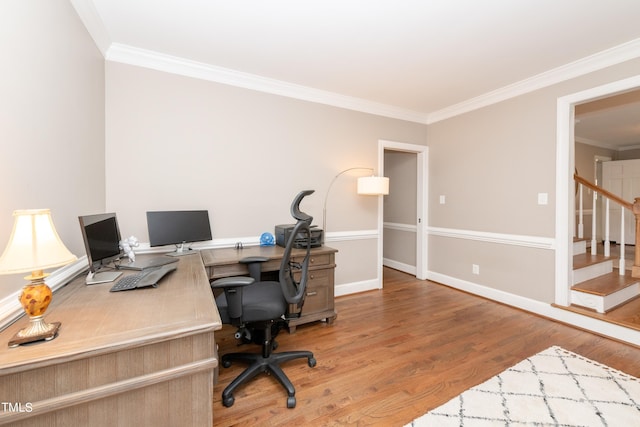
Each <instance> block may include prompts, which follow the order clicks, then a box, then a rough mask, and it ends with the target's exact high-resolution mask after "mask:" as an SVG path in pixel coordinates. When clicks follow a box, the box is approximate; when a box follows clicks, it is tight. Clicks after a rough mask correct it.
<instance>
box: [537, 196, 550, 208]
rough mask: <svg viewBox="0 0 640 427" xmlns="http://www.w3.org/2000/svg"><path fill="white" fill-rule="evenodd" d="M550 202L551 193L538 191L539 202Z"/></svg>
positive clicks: (541, 203) (544, 203)
mask: <svg viewBox="0 0 640 427" xmlns="http://www.w3.org/2000/svg"><path fill="white" fill-rule="evenodd" d="M548 203H549V195H548V194H547V193H538V204H539V205H546V204H548Z"/></svg>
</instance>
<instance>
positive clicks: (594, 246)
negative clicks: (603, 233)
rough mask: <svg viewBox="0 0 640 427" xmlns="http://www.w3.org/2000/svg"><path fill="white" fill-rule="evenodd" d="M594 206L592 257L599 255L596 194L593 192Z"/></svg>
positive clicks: (592, 215)
mask: <svg viewBox="0 0 640 427" xmlns="http://www.w3.org/2000/svg"><path fill="white" fill-rule="evenodd" d="M592 193H593V206H592V208H591V255H595V254H597V253H598V241H597V240H596V224H597V222H598V221H596V210H597V209H596V202H597V197H596V194H597V193H596V192H595V191H593V192H592Z"/></svg>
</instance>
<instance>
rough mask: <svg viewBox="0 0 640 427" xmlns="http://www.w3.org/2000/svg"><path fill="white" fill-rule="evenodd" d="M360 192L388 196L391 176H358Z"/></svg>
mask: <svg viewBox="0 0 640 427" xmlns="http://www.w3.org/2000/svg"><path fill="white" fill-rule="evenodd" d="M358 194H363V195H370V196H386V195H387V194H389V178H387V177H385V176H363V177H360V178H358Z"/></svg>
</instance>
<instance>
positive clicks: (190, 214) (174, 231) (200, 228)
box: [147, 210, 211, 255]
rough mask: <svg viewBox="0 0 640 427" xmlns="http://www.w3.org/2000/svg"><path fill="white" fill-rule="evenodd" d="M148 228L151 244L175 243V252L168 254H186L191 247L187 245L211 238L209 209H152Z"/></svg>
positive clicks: (148, 216) (148, 219) (148, 218)
mask: <svg viewBox="0 0 640 427" xmlns="http://www.w3.org/2000/svg"><path fill="white" fill-rule="evenodd" d="M147 229H148V231H149V245H150V246H166V245H175V246H176V250H175V252H171V253H168V254H167V255H184V254H187V253H189V251H190V250H191V248H189V247H185V245H187V244H189V243H194V242H204V241H207V240H211V224H210V223H209V211H206V210H190V211H150V212H147Z"/></svg>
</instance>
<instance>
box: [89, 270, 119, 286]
mask: <svg viewBox="0 0 640 427" xmlns="http://www.w3.org/2000/svg"><path fill="white" fill-rule="evenodd" d="M121 275H122V271H99V272H96V273H94V272H91V271H90V272H89V274H87V278H86V279H85V283H86V284H87V285H97V284H98V283H108V282H113V281H114V280H116V279H117V278H118V277H120V276H121Z"/></svg>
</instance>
